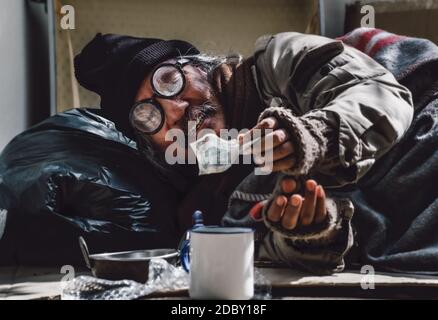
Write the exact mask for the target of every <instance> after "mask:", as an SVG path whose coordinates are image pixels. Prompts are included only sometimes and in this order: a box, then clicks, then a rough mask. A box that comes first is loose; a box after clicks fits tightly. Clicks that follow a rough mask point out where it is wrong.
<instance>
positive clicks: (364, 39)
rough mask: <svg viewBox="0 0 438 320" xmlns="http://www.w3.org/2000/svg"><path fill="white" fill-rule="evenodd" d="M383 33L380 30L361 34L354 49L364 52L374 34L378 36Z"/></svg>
mask: <svg viewBox="0 0 438 320" xmlns="http://www.w3.org/2000/svg"><path fill="white" fill-rule="evenodd" d="M381 32H383V30H380V29H373V30H370V31H367V32H364V33H363V34H361V35H360V40H359V42H358V43H357V45H356V49H358V50H360V51H362V52H365V48H366V46H367V44H368V42H370V40H371V38H372V37H374V36H375V35H376V34H379V33H381Z"/></svg>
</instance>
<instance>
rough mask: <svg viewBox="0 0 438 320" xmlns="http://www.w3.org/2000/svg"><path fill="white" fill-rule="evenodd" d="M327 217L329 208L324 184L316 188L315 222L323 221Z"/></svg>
mask: <svg viewBox="0 0 438 320" xmlns="http://www.w3.org/2000/svg"><path fill="white" fill-rule="evenodd" d="M326 217H327V208H326V206H325V191H324V188H323V187H322V186H318V187H317V188H316V208H315V222H316V223H321V222H323V221H324V220H325V218H326Z"/></svg>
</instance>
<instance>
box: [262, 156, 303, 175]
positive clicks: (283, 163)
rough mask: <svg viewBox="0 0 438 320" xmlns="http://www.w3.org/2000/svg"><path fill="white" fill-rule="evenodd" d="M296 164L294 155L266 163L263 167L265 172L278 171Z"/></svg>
mask: <svg viewBox="0 0 438 320" xmlns="http://www.w3.org/2000/svg"><path fill="white" fill-rule="evenodd" d="M293 166H295V159H294V158H293V157H286V158H284V159H281V160H277V161H274V162H269V163H265V164H264V166H263V167H262V168H261V169H262V170H263V171H265V172H277V171H283V170H287V169H290V168H292V167H293Z"/></svg>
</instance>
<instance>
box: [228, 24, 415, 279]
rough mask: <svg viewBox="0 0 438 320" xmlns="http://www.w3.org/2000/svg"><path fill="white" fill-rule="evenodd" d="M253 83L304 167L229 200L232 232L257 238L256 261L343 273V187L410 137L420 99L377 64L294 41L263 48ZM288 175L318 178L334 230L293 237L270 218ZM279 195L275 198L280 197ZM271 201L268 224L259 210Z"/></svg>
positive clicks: (333, 47) (267, 40)
mask: <svg viewBox="0 0 438 320" xmlns="http://www.w3.org/2000/svg"><path fill="white" fill-rule="evenodd" d="M254 57H255V64H254V67H253V70H252V71H253V78H254V81H255V83H256V86H257V90H258V93H259V95H260V98H261V99H262V100H263V102H264V103H265V104H266V106H267V108H266V109H265V110H264V111H263V112H262V114H261V115H260V118H259V120H261V119H263V118H266V117H269V116H274V117H276V118H277V120H278V121H279V123H280V124H281V126H282V127H283V128H285V129H286V130H287V131H288V132H289V134H290V136H291V138H292V140H293V143H294V145H295V150H296V152H295V154H294V155H293V156H294V157H295V163H296V165H295V167H293V168H291V169H290V170H288V171H287V172H283V173H279V174H271V175H269V176H255V175H254V174H252V175H250V176H248V177H247V178H246V179H245V180H244V181H243V182H242V183H241V184H240V185H239V187H238V188H237V189H236V191H235V192H234V193H233V195H232V196H231V198H230V205H229V209H228V211H227V214H226V215H225V217H224V219H223V223H224V224H226V225H246V226H252V227H254V228H255V229H256V230H257V233H256V239H257V243H258V246H257V248H258V250H257V259H268V260H271V261H277V262H283V263H286V264H288V265H291V266H294V267H295V266H298V267H301V268H304V269H306V270H309V271H312V272H316V273H331V272H335V271H341V270H342V269H343V268H344V257H345V254H346V253H347V252H348V250H349V249H350V248H351V246H352V244H353V231H352V226H351V221H350V220H351V217H352V214H353V206H352V204H351V202H350V201H349V200H348V199H342V198H339V197H336V196H334V193H335V191H336V189H337V188H339V187H341V186H344V185H346V184H353V183H356V182H357V181H358V180H359V179H360V178H361V177H363V176H364V175H365V174H366V173H367V171H368V170H369V169H370V168H371V167H372V166H373V164H374V163H375V162H376V161H377V160H378V159H379V158H380V157H381V156H382V155H383V154H385V153H386V152H388V151H389V150H390V149H391V147H392V146H394V145H395V144H396V143H397V142H398V141H399V140H400V139H401V137H402V136H403V135H404V133H405V132H406V131H407V129H408V127H409V125H410V123H411V121H412V118H413V106H412V99H411V94H410V92H409V90H408V89H407V88H405V87H404V86H402V85H400V84H399V83H398V82H397V81H396V79H395V78H394V76H393V75H392V74H391V73H390V72H389V71H388V70H386V69H385V68H383V67H382V66H381V65H379V64H378V63H377V62H375V61H374V60H372V59H371V58H369V57H368V56H366V55H365V54H363V53H361V52H359V51H358V50H356V49H354V48H352V47H349V46H346V45H344V44H343V43H342V42H340V41H337V40H332V39H328V38H325V37H321V36H316V35H305V34H300V33H294V32H287V33H280V34H276V35H267V36H263V37H261V38H259V39H258V40H257V42H256V49H255V54H254ZM284 175H291V176H294V177H295V178H296V179H298V180H299V181H302V180H303V179H305V178H309V177H312V178H314V179H316V180H317V181H318V183H320V184H321V185H323V186H324V188H325V189H326V190H327V194H328V200H327V207H328V218H327V221H326V222H324V223H322V224H320V225H317V226H311V227H298V228H296V229H294V230H292V231H288V230H285V229H283V228H282V227H281V225H280V224H279V223H272V222H270V221H268V220H267V219H266V209H267V208H268V207H269V202H270V201H271V200H272V198H273V197H274V196H275V195H276V194H277V187H276V181H278V179H281V178H282V177H283V176H284ZM273 189H274V191H273ZM262 199H268V200H267V204H268V205H265V206H264V209H263V210H262V215H261V217H260V218H258V217H257V215H255V214H254V210H253V209H254V205H255V204H256V203H257V202H259V201H260V200H262Z"/></svg>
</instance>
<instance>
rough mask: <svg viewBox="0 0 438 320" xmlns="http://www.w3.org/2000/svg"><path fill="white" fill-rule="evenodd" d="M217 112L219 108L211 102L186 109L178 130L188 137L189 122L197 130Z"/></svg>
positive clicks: (207, 101)
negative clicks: (191, 122) (193, 124)
mask: <svg viewBox="0 0 438 320" xmlns="http://www.w3.org/2000/svg"><path fill="white" fill-rule="evenodd" d="M219 110H220V106H219V105H218V104H217V103H215V102H214V101H212V100H206V101H205V102H204V103H202V104H199V105H194V106H190V107H188V108H187V109H186V112H185V115H184V117H183V119H182V121H181V123H180V128H181V129H182V130H183V131H184V134H186V135H188V130H189V127H188V125H189V121H194V122H195V123H196V129H198V128H199V127H200V125H201V124H202V123H203V122H204V120H205V119H207V118H210V117H213V116H215V115H216V114H217V113H218V112H219Z"/></svg>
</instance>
